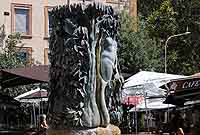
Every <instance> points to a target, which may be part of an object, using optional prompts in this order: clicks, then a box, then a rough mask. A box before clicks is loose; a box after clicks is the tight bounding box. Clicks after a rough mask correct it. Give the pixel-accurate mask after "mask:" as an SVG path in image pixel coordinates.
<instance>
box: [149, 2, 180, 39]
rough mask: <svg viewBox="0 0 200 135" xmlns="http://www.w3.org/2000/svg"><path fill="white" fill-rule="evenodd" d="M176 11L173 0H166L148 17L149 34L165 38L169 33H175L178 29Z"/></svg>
mask: <svg viewBox="0 0 200 135" xmlns="http://www.w3.org/2000/svg"><path fill="white" fill-rule="evenodd" d="M176 14H177V13H176V12H175V11H174V9H173V7H172V4H171V0H165V1H164V2H163V3H162V4H161V5H160V7H159V9H158V10H155V11H154V12H153V13H152V14H151V15H150V16H148V17H147V22H148V27H147V29H148V31H149V35H151V36H152V37H160V38H162V39H165V38H166V37H167V36H168V35H173V34H174V33H175V32H176V29H177V23H176V18H175V16H176Z"/></svg>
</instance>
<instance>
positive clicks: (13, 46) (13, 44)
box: [0, 33, 26, 69]
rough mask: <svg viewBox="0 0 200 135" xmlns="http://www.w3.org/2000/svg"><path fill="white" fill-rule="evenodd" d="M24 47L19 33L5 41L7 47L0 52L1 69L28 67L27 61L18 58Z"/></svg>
mask: <svg viewBox="0 0 200 135" xmlns="http://www.w3.org/2000/svg"><path fill="white" fill-rule="evenodd" d="M17 45H18V46H17ZM22 46H23V43H22V41H21V36H20V34H19V33H16V34H11V35H9V36H8V38H7V39H6V40H5V45H4V47H3V48H2V51H1V52H0V69H4V68H14V67H23V66H25V65H26V61H24V60H22V59H20V57H18V56H17V54H18V52H19V51H20V48H21V47H22ZM17 48H18V49H17Z"/></svg>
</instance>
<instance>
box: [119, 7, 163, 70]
mask: <svg viewBox="0 0 200 135" xmlns="http://www.w3.org/2000/svg"><path fill="white" fill-rule="evenodd" d="M120 18H121V29H120V32H119V38H120V42H121V46H120V48H119V63H120V65H121V69H122V72H126V73H131V74H134V73H137V72H138V71H140V70H151V71H160V70H161V69H162V68H163V67H162V65H163V64H162V59H163V58H162V57H161V46H159V45H157V42H156V40H155V39H153V38H150V36H149V35H148V33H147V31H146V22H145V20H143V19H141V18H139V19H138V20H139V21H138V25H139V30H138V31H137V32H134V31H133V29H132V26H133V25H131V24H133V23H135V22H134V20H135V19H133V18H130V16H129V15H128V13H127V12H126V11H122V12H121V14H120Z"/></svg>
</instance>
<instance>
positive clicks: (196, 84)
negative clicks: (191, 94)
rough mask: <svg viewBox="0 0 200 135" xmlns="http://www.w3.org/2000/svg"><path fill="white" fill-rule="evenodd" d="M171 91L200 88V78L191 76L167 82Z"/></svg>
mask: <svg viewBox="0 0 200 135" xmlns="http://www.w3.org/2000/svg"><path fill="white" fill-rule="evenodd" d="M167 87H168V88H169V90H170V91H173V90H174V91H175V92H179V91H184V90H191V89H200V78H190V79H184V80H176V81H173V82H170V83H168V84H167Z"/></svg>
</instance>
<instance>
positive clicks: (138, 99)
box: [122, 96, 144, 105]
mask: <svg viewBox="0 0 200 135" xmlns="http://www.w3.org/2000/svg"><path fill="white" fill-rule="evenodd" d="M143 102H144V97H143V96H127V97H125V98H124V100H123V102H122V103H123V104H126V105H137V104H141V103H143Z"/></svg>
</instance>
